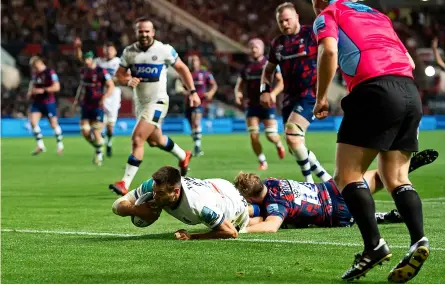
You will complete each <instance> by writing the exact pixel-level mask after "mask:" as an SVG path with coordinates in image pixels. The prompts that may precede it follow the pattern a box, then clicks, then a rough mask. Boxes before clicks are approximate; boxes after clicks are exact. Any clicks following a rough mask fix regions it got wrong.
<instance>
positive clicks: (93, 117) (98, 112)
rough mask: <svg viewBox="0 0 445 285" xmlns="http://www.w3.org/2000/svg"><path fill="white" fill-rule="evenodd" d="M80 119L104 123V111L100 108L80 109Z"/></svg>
mask: <svg viewBox="0 0 445 285" xmlns="http://www.w3.org/2000/svg"><path fill="white" fill-rule="evenodd" d="M80 119H81V120H89V121H97V122H103V121H104V110H103V109H101V108H93V109H87V108H82V114H81V117H80Z"/></svg>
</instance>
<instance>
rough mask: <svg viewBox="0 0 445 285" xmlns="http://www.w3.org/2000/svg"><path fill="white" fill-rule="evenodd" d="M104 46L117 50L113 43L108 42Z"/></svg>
mask: <svg viewBox="0 0 445 285" xmlns="http://www.w3.org/2000/svg"><path fill="white" fill-rule="evenodd" d="M104 46H106V47H114V48H116V45H115V44H114V43H113V42H106V43H105V44H104Z"/></svg>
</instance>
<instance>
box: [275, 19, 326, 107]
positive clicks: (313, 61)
mask: <svg viewBox="0 0 445 285" xmlns="http://www.w3.org/2000/svg"><path fill="white" fill-rule="evenodd" d="M317 50H318V47H317V40H316V38H315V34H314V32H313V29H312V26H306V25H302V26H301V29H300V32H299V33H298V34H296V35H280V36H278V37H276V38H275V39H274V40H273V41H272V42H271V48H270V51H269V61H270V62H271V63H274V64H278V65H280V68H281V74H282V75H283V80H284V92H283V93H284V98H283V107H285V106H287V105H293V104H294V103H295V102H296V101H298V100H299V99H300V97H304V96H306V95H307V94H308V93H310V94H312V96H313V97H314V98H315V88H316V82H317Z"/></svg>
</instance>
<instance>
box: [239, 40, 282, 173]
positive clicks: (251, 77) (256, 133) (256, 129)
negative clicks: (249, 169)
mask: <svg viewBox="0 0 445 285" xmlns="http://www.w3.org/2000/svg"><path fill="white" fill-rule="evenodd" d="M249 51H250V54H249V55H250V58H251V59H250V60H249V62H248V63H247V64H246V65H245V66H244V68H243V70H242V72H241V76H239V77H238V80H237V82H236V86H235V98H236V102H237V104H239V105H241V104H242V99H243V97H244V94H246V95H247V96H246V97H247V98H246V99H247V114H246V117H247V130H248V131H249V133H250V143H251V145H252V149H253V151H254V153H255V154H256V156H257V157H258V161H259V163H260V166H259V169H260V170H266V169H267V167H268V165H267V160H266V156H265V155H264V153H263V147H262V146H261V142H260V123H263V124H264V132H265V133H266V137H267V139H268V140H269V141H270V142H272V143H273V144H275V146H276V148H277V152H278V156H279V157H280V158H281V159H283V158H284V155H285V153H286V151H285V149H284V147H283V144H282V143H281V139H280V135H279V134H278V125H277V120H276V119H275V108H276V106H275V102H273V103H274V104H273V105H271V106H270V107H267V108H266V107H263V106H261V104H260V95H261V94H260V84H261V74H262V72H263V67H264V66H265V64H266V62H267V58H266V57H265V56H264V43H263V41H262V40H260V39H257V38H255V39H251V40H250V41H249ZM273 82H274V88H273V90H272V91H271V97H272V98H273V99H274V100H275V98H276V97H277V96H278V94H280V93H281V91H283V77H282V76H281V72H280V66H279V65H277V67H276V70H275V74H274V81H273Z"/></svg>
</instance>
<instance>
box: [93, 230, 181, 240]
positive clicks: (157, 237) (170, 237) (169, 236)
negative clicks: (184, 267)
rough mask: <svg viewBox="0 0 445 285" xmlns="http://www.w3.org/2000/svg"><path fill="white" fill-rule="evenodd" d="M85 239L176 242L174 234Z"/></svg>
mask: <svg viewBox="0 0 445 285" xmlns="http://www.w3.org/2000/svg"><path fill="white" fill-rule="evenodd" d="M85 239H88V240H92V241H97V242H103V241H132V240H175V238H174V233H172V232H171V233H160V234H145V235H135V236H127V237H126V236H120V237H118V236H93V237H91V236H89V237H85Z"/></svg>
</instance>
